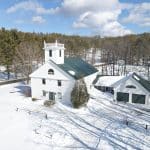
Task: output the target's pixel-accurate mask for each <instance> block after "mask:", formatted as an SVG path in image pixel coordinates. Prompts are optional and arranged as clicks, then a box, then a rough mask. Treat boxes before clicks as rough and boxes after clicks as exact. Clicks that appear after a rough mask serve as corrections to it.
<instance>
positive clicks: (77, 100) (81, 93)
mask: <svg viewBox="0 0 150 150" xmlns="http://www.w3.org/2000/svg"><path fill="white" fill-rule="evenodd" d="M88 99H89V94H88V92H87V87H86V84H85V82H84V80H83V79H81V80H78V81H76V83H75V86H74V88H73V90H72V92H71V102H72V105H73V107H74V108H79V107H81V106H83V105H84V104H86V103H87V102H88Z"/></svg>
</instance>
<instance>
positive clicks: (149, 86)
mask: <svg viewBox="0 0 150 150" xmlns="http://www.w3.org/2000/svg"><path fill="white" fill-rule="evenodd" d="M132 77H133V78H134V79H135V80H136V81H137V82H138V83H140V84H141V85H142V86H143V87H144V88H145V89H147V90H148V91H149V92H150V81H148V80H145V79H144V78H142V77H141V76H139V75H137V74H136V73H133V74H132Z"/></svg>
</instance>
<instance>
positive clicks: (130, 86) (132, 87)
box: [126, 85, 136, 89]
mask: <svg viewBox="0 0 150 150" xmlns="http://www.w3.org/2000/svg"><path fill="white" fill-rule="evenodd" d="M126 88H130V89H136V87H135V86H134V85H127V86H126Z"/></svg>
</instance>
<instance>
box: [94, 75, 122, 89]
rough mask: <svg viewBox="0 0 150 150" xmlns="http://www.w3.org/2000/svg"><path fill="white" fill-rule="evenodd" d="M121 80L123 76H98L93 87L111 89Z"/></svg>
mask: <svg viewBox="0 0 150 150" xmlns="http://www.w3.org/2000/svg"><path fill="white" fill-rule="evenodd" d="M123 78H124V76H100V77H99V79H98V80H97V82H96V83H95V85H96V86H107V87H112V86H113V85H114V84H115V83H116V82H118V81H119V80H121V79H123Z"/></svg>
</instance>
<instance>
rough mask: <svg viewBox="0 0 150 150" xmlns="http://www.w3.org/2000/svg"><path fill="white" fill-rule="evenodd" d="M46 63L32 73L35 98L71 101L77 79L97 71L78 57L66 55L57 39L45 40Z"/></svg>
mask: <svg viewBox="0 0 150 150" xmlns="http://www.w3.org/2000/svg"><path fill="white" fill-rule="evenodd" d="M43 49H44V51H45V63H44V65H43V66H41V67H40V68H38V69H37V70H36V71H34V72H33V73H32V74H31V75H30V78H31V91H32V92H31V94H32V98H33V99H43V100H55V101H62V102H63V101H64V102H66V101H68V102H69V101H70V99H71V97H70V96H71V92H72V89H73V87H74V84H75V81H76V80H80V79H81V78H83V77H87V76H89V75H92V74H94V73H96V72H97V70H96V69H95V68H94V67H93V66H91V65H90V64H88V63H86V62H85V61H83V60H82V59H81V58H78V57H64V51H65V47H64V44H60V43H58V42H57V41H56V42H55V43H46V42H44V48H43Z"/></svg>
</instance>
